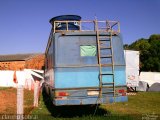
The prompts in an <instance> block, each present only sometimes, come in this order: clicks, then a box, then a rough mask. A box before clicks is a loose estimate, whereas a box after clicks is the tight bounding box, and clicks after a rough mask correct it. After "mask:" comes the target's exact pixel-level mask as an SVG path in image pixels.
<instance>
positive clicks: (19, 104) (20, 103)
mask: <svg viewBox="0 0 160 120" xmlns="http://www.w3.org/2000/svg"><path fill="white" fill-rule="evenodd" d="M23 93H24V89H23V86H22V85H18V87H17V120H23V112H24V111H23V100H24V96H23Z"/></svg>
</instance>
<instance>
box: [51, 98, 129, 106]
mask: <svg viewBox="0 0 160 120" xmlns="http://www.w3.org/2000/svg"><path fill="white" fill-rule="evenodd" d="M126 101H128V97H127V96H118V97H115V98H114V97H103V98H98V97H87V98H83V99H82V98H81V99H78V98H77V99H71V98H70V99H55V100H54V101H53V104H54V105H55V106H62V105H94V104H107V103H113V102H126Z"/></svg>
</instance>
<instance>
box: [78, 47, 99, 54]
mask: <svg viewBox="0 0 160 120" xmlns="http://www.w3.org/2000/svg"><path fill="white" fill-rule="evenodd" d="M96 52H97V50H96V46H94V45H85V46H84V45H83V46H80V55H81V56H96Z"/></svg>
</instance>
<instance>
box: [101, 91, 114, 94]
mask: <svg viewBox="0 0 160 120" xmlns="http://www.w3.org/2000/svg"><path fill="white" fill-rule="evenodd" d="M109 93H114V91H108V92H102V94H109Z"/></svg>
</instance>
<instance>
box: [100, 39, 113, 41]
mask: <svg viewBox="0 0 160 120" xmlns="http://www.w3.org/2000/svg"><path fill="white" fill-rule="evenodd" d="M99 41H111V40H109V39H100V40H99Z"/></svg>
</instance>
